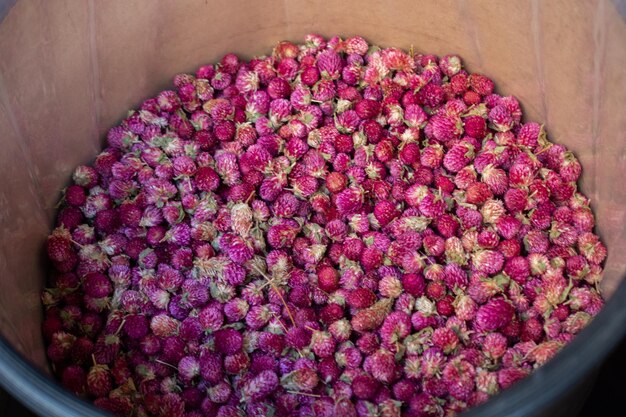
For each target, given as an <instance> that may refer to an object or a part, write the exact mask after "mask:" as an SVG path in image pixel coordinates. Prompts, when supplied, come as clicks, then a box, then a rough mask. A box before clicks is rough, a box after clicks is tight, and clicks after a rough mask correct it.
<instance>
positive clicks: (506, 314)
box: [475, 298, 515, 332]
mask: <svg viewBox="0 0 626 417" xmlns="http://www.w3.org/2000/svg"><path fill="white" fill-rule="evenodd" d="M514 312H515V310H514V308H513V306H511V304H509V303H508V302H506V301H505V300H503V299H498V298H496V299H492V300H490V301H488V302H487V303H486V304H484V305H482V306H481V307H480V308H479V309H478V312H477V313H476V320H475V325H476V327H477V328H478V329H479V330H481V331H487V332H488V331H494V330H497V329H500V328H502V327H504V326H506V325H507V324H509V323H510V321H511V320H512V319H513V315H514Z"/></svg>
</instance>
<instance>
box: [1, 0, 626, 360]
mask: <svg viewBox="0 0 626 417" xmlns="http://www.w3.org/2000/svg"><path fill="white" fill-rule="evenodd" d="M311 31H315V32H319V33H321V34H324V35H333V34H341V35H343V36H348V35H351V34H361V35H363V36H365V37H366V38H367V39H369V40H370V41H372V42H375V43H379V44H382V45H386V46H398V47H403V48H408V47H410V46H412V45H413V46H414V47H415V49H416V50H418V51H424V52H430V53H436V54H445V53H458V54H460V55H461V56H462V57H463V58H464V60H465V63H466V65H467V66H468V68H469V69H470V70H472V71H479V72H484V73H486V74H488V75H489V76H491V77H493V79H494V80H495V81H496V85H497V90H498V92H499V93H501V94H505V95H515V96H517V97H518V98H519V99H520V101H521V102H522V103H523V106H524V110H525V112H526V115H527V119H528V120H535V121H538V122H540V123H546V126H547V131H548V133H549V135H550V137H551V139H552V140H554V141H556V142H560V143H564V144H566V145H567V146H569V147H570V148H571V149H573V150H574V151H575V152H576V154H577V155H578V156H579V158H580V159H581V161H582V164H583V166H584V167H585V172H584V174H583V178H584V179H583V189H584V190H585V192H587V193H589V195H590V196H591V197H592V201H593V208H594V209H595V211H596V213H597V216H598V224H599V230H600V233H601V235H602V237H603V239H604V241H605V243H606V244H607V245H608V247H609V259H608V262H607V267H606V281H605V288H606V290H607V293H610V291H611V289H612V288H614V287H615V286H616V285H617V283H618V282H619V280H620V279H621V277H622V276H623V275H624V272H625V271H626V268H625V262H624V257H623V254H624V253H626V248H625V245H626V228H625V227H624V223H626V221H625V220H626V204H625V203H626V187H624V185H623V179H624V178H626V164H625V163H624V162H625V143H626V137H625V133H624V132H626V117H625V116H624V111H623V103H624V102H626V79H625V78H626V75H625V72H624V70H623V68H625V67H626V48H624V47H623V46H624V43H625V41H626V25H625V24H624V20H623V19H622V17H621V16H620V15H619V13H617V12H616V10H615V6H614V4H613V3H612V2H611V1H609V0H595V1H592V0H579V1H569V0H551V1H540V0H533V1H515V2H494V1H492V0H473V1H466V0H465V1H452V0H446V1H437V2H432V1H412V0H406V1H390V2H387V1H336V2H328V1H322V0H293V1H278V0H268V1H263V2H250V1H248V0H232V1H228V2H226V1H208V0H179V1H176V2H173V1H167V0H160V1H148V0H143V1H142V0H107V1H96V0H88V1H87V0H55V1H46V0H19V1H18V2H17V4H16V5H15V6H14V7H13V8H12V9H11V10H10V11H9V13H8V15H7V16H6V18H5V19H4V21H3V22H2V23H1V24H0V132H2V135H1V136H0V144H1V146H2V148H1V149H2V151H1V152H0V175H1V177H2V178H3V181H2V185H0V239H1V241H0V276H1V277H2V279H1V280H0V331H1V332H2V333H3V334H5V335H6V336H7V337H8V338H9V339H10V340H11V342H12V343H13V344H14V345H15V346H16V347H17V348H18V349H19V350H20V351H22V352H24V353H25V355H26V356H27V357H29V358H31V359H32V361H33V362H34V363H35V364H37V365H39V366H44V363H45V362H44V355H43V347H42V343H41V337H40V332H39V322H40V318H41V311H40V306H39V301H38V292H39V290H40V288H41V286H42V285H43V282H44V273H43V271H42V268H41V262H40V261H41V253H42V247H43V240H44V238H45V236H46V234H47V232H48V230H49V229H50V226H51V222H52V216H53V213H54V211H55V209H54V206H55V203H56V202H57V200H58V198H59V196H60V193H59V192H60V190H61V189H62V188H63V187H64V186H65V185H66V184H67V182H68V179H69V176H70V173H71V171H72V170H73V168H74V167H75V166H76V165H78V164H81V163H87V162H89V161H90V160H91V159H92V158H93V156H94V155H95V154H96V152H97V150H98V149H99V148H100V147H101V145H102V143H103V134H104V133H105V132H106V130H107V129H108V128H109V127H111V126H112V125H113V124H114V123H115V122H117V121H118V120H120V119H121V118H122V117H123V116H124V114H125V112H126V110H127V109H129V108H131V107H135V106H137V105H139V104H140V103H141V101H142V100H143V99H145V98H147V97H150V96H151V95H154V94H155V93H156V92H157V91H159V90H160V89H163V88H165V87H168V86H170V85H171V82H170V80H171V77H172V76H173V75H174V74H176V73H178V72H183V71H191V70H193V69H194V68H196V67H198V66H199V65H201V64H203V63H207V62H213V61H215V60H216V59H218V58H219V57H220V56H221V55H222V54H224V53H226V52H230V51H235V52H237V53H238V54H240V55H241V56H243V57H250V56H252V55H260V54H266V53H269V52H270V50H271V49H270V48H271V46H272V45H273V44H274V43H275V42H276V41H279V40H282V39H290V40H293V41H301V40H302V37H303V35H304V34H306V33H307V32H311Z"/></svg>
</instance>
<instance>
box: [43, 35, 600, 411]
mask: <svg viewBox="0 0 626 417" xmlns="http://www.w3.org/2000/svg"><path fill="white" fill-rule="evenodd" d="M174 85H175V89H173V90H167V91H163V92H161V93H159V94H158V95H157V96H156V97H155V98H151V99H148V100H146V101H145V102H144V103H143V104H142V105H141V107H140V108H139V109H138V110H133V111H131V112H130V113H129V114H128V116H127V117H126V118H125V119H124V120H123V121H122V123H121V124H120V125H119V126H116V127H114V128H112V129H111V130H110V131H109V133H108V136H107V144H108V146H107V147H106V149H104V151H103V152H102V153H100V154H99V155H98V156H97V157H96V159H95V161H94V162H93V164H92V165H90V166H80V167H78V168H77V169H76V170H75V171H74V175H73V185H71V186H69V187H68V188H66V190H65V194H64V200H63V206H62V209H61V211H60V213H59V215H58V224H57V227H56V228H55V229H54V231H53V232H52V234H51V235H50V236H49V238H48V241H47V252H48V255H49V258H50V260H51V263H52V264H53V266H54V269H55V272H54V273H53V274H52V276H51V283H50V288H48V289H46V290H45V291H44V292H43V295H42V300H43V303H44V305H45V308H46V312H45V320H44V323H43V333H44V336H45V340H46V342H47V353H48V357H49V359H50V361H51V362H52V364H53V369H55V371H56V373H57V374H58V376H59V378H60V380H61V382H62V384H63V385H64V386H65V387H66V388H68V389H70V390H72V391H73V392H75V393H77V394H79V395H81V396H84V397H85V398H89V399H90V400H92V401H94V402H95V404H96V405H97V406H98V407H101V408H103V409H105V410H108V411H110V412H113V413H115V414H118V415H133V416H153V417H201V416H217V417H235V416H269V415H274V416H302V417H304V416H318V417H331V416H336V415H338V416H346V417H348V416H358V417H367V416H381V417H391V416H400V415H402V416H407V417H424V416H444V415H453V414H455V413H457V412H460V411H462V410H464V409H466V408H468V407H472V406H475V405H477V404H480V403H482V402H484V401H486V400H487V399H488V398H489V397H490V396H492V395H495V394H497V393H498V392H499V391H501V390H503V389H506V388H508V387H509V386H511V385H512V384H514V383H515V382H516V381H518V380H520V379H522V378H524V377H526V376H527V375H529V374H530V373H531V372H532V371H533V369H534V368H536V367H538V366H541V365H543V364H544V363H545V362H546V361H548V360H549V359H550V358H551V357H552V356H553V355H554V354H555V353H556V352H558V350H559V349H560V348H561V347H562V346H563V345H564V344H566V343H567V342H569V341H570V340H571V339H572V338H573V337H574V336H575V335H576V334H577V333H578V332H580V330H581V329H582V328H583V327H584V326H585V325H586V324H587V323H588V322H589V320H591V318H592V317H593V316H594V315H595V314H597V313H598V311H599V310H600V309H601V308H602V305H603V300H602V298H601V296H600V295H599V293H598V291H597V284H598V283H599V281H600V279H601V276H602V267H601V265H602V262H603V261H604V259H605V257H606V254H607V252H606V248H605V246H604V245H603V244H602V242H601V241H600V240H599V238H598V236H596V235H595V234H594V233H593V230H594V216H593V214H592V211H591V210H590V207H589V200H588V199H587V198H586V197H585V196H584V195H582V194H581V193H580V192H579V191H578V190H577V186H576V182H577V180H578V178H579V176H580V174H581V165H580V163H579V162H578V160H577V159H576V158H575V157H574V155H573V154H572V153H571V152H569V151H568V150H567V149H566V148H565V147H564V146H562V145H559V144H553V143H550V142H549V141H548V140H547V137H546V134H545V131H544V130H543V127H542V126H540V125H539V124H537V123H533V122H523V121H522V110H521V107H520V104H519V102H518V101H517V100H516V99H515V98H514V97H512V96H501V95H498V94H496V93H494V83H493V82H492V80H490V79H489V78H488V77H486V76H484V75H481V74H470V73H468V72H467V71H465V70H464V69H463V68H462V65H461V60H460V58H459V57H458V56H454V55H448V56H444V57H441V58H439V57H437V56H434V55H426V54H420V53H413V52H411V53H407V52H404V51H402V50H399V49H395V48H380V47H377V46H372V45H369V44H368V43H367V42H366V41H365V40H364V39H363V38H361V37H358V36H355V37H351V38H348V39H340V38H339V37H334V38H331V39H328V40H326V39H324V38H322V37H320V36H317V35H308V36H307V37H306V38H305V42H304V43H303V44H301V45H296V44H293V43H291V42H280V43H279V44H277V45H276V47H275V48H274V49H273V51H272V53H271V55H269V56H263V57H258V58H253V59H251V60H250V61H247V62H244V61H242V60H240V59H239V58H237V56H235V55H233V54H228V55H226V56H224V57H223V58H222V59H221V61H220V62H219V63H217V64H215V65H206V66H203V67H201V68H199V69H198V70H197V72H196V74H195V75H190V74H180V75H177V76H176V77H175V78H174Z"/></svg>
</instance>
